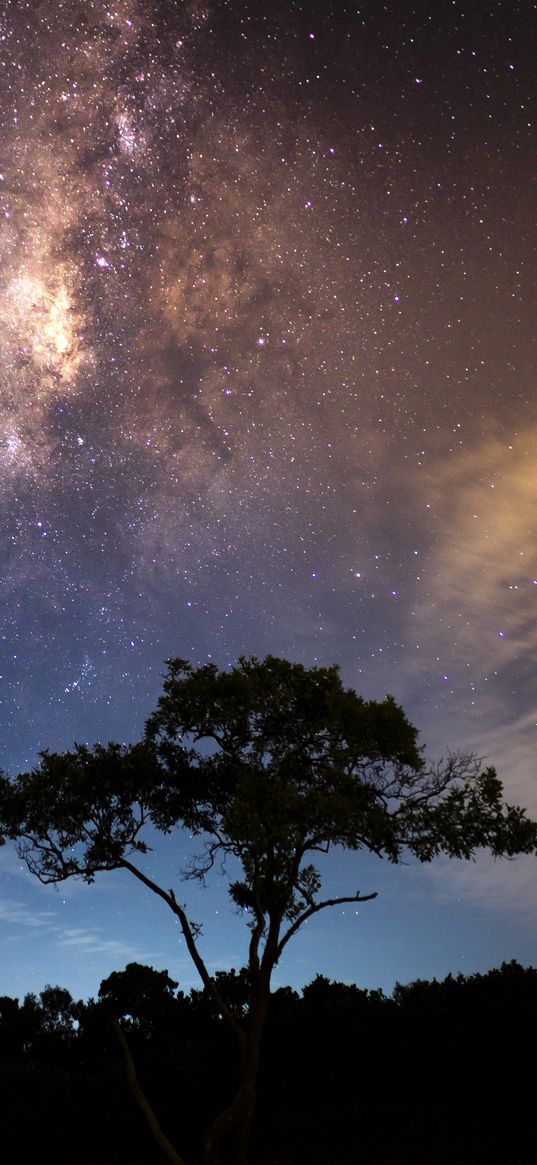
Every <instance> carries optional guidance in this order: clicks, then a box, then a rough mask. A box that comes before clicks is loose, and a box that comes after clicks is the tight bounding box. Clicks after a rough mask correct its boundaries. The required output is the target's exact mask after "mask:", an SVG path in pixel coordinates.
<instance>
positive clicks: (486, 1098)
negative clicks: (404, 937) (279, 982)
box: [0, 962, 537, 1165]
mask: <svg viewBox="0 0 537 1165" xmlns="http://www.w3.org/2000/svg"><path fill="white" fill-rule="evenodd" d="M217 981H218V984H219V987H220V989H221V991H222V993H223V994H224V996H225V999H226V1002H227V1004H228V1006H229V1008H230V1009H231V1010H232V1012H233V1014H234V1015H235V1016H236V1017H237V1018H238V1019H239V1020H242V1017H243V1015H244V1014H245V1013H246V1008H247V997H248V992H247V983H246V979H245V974H244V972H241V973H236V972H234V971H232V972H229V973H223V972H220V973H219V974H218V975H217ZM114 1018H116V1019H119V1022H120V1024H121V1028H122V1030H123V1031H124V1032H125V1034H126V1036H127V1040H128V1045H129V1047H130V1050H131V1052H132V1056H133V1058H134V1061H135V1064H136V1068H137V1073H138V1077H139V1080H140V1083H141V1084H142V1087H143V1089H144V1090H145V1092H146V1093H147V1095H148V1097H149V1098H150V1101H151V1103H152V1104H153V1106H154V1108H155V1110H156V1111H157V1113H158V1116H159V1119H160V1122H161V1124H162V1126H163V1128H164V1130H165V1131H166V1133H167V1134H168V1136H169V1137H170V1139H171V1140H172V1141H173V1142H174V1144H176V1145H177V1147H178V1148H179V1150H180V1151H181V1153H182V1154H184V1156H185V1157H186V1158H187V1159H191V1160H195V1156H196V1151H197V1148H198V1146H199V1140H200V1136H201V1134H202V1133H203V1131H204V1130H205V1129H206V1128H207V1126H208V1124H209V1123H210V1120H211V1117H212V1116H213V1114H214V1113H215V1112H217V1111H219V1110H220V1109H221V1108H222V1107H223V1105H224V1104H225V1102H226V1100H227V1099H228V1096H230V1095H232V1093H233V1088H234V1083H235V1070H236V1056H237V1052H236V1046H235V1041H234V1039H233V1036H232V1035H231V1036H230V1034H229V1030H228V1028H227V1026H226V1025H225V1024H224V1023H223V1022H222V1020H221V1019H220V1018H219V1017H218V1015H217V1013H216V1010H215V1007H214V1005H213V1003H212V1001H211V999H210V997H209V996H208V994H207V992H206V991H204V990H203V991H191V992H190V994H189V995H185V994H184V993H183V992H182V991H180V990H179V989H178V985H177V983H175V982H174V981H173V980H172V979H170V977H169V976H168V974H167V973H166V972H164V971H163V972H159V971H154V970H153V969H152V968H150V967H145V966H141V965H139V964H136V963H132V964H129V966H128V967H127V968H126V969H125V970H124V971H122V972H114V974H112V975H110V977H109V978H108V979H106V980H104V981H103V983H102V984H101V987H100V989H99V996H98V998H97V1000H89V1002H86V1003H81V1002H75V1001H74V1000H73V999H72V997H71V995H70V994H69V992H68V991H66V990H65V989H63V988H61V987H46V988H45V989H44V990H43V991H42V992H41V994H40V995H39V996H34V995H28V996H26V998H25V999H24V1001H23V1002H22V1003H19V1002H18V1001H17V1000H15V999H11V998H9V997H3V998H0V1097H1V1100H0V1109H1V1143H2V1150H3V1153H2V1159H3V1160H5V1161H6V1162H10V1161H15V1160H17V1161H18V1162H20V1163H21V1165H26V1163H27V1162H28V1165H29V1163H30V1162H33V1161H39V1162H52V1161H54V1162H57V1163H60V1162H61V1163H63V1162H65V1163H67V1162H69V1165H84V1163H89V1162H92V1163H93V1162H107V1163H108V1162H118V1163H119V1162H129V1163H130V1165H132V1163H133V1162H147V1163H149V1162H151V1163H153V1162H157V1161H160V1160H161V1158H159V1155H158V1152H157V1151H156V1149H155V1146H154V1143H153V1141H152V1138H151V1134H150V1132H149V1130H148V1128H147V1127H146V1124H145V1121H144V1118H143V1116H142V1114H141V1113H140V1111H139V1109H138V1108H137V1106H136V1104H135V1102H134V1099H133V1097H132V1095H131V1093H130V1091H129V1087H128V1084H127V1074H126V1066H125V1058H124V1053H123V1051H122V1048H121V1044H120V1041H119V1040H118V1038H117V1034H116V1032H115V1030H114V1024H113V1022H111V1021H113V1019H114ZM536 1037H537V970H536V969H534V968H523V967H521V966H520V965H519V964H518V963H516V962H511V963H504V964H503V965H502V967H501V968H500V969H499V970H494V971H490V972H488V973H487V974H485V975H472V976H468V977H464V976H458V977H457V978H453V977H451V976H450V977H448V978H447V979H445V980H444V981H443V982H436V981H433V982H426V981H421V980H418V981H416V982H414V983H411V984H409V985H408V986H400V985H398V986H396V988H395V990H394V992H393V995H392V996H390V997H387V996H385V995H384V994H383V993H382V992H381V991H366V990H362V989H360V988H358V987H356V986H349V985H347V984H344V983H337V982H331V981H329V980H328V979H326V978H324V977H323V976H317V977H316V978H315V979H314V980H313V982H312V983H310V984H309V986H307V987H305V988H304V989H303V991H302V992H301V994H298V993H297V992H295V991H293V990H291V988H282V989H280V990H278V991H276V992H275V993H274V994H273V996H272V999H271V1008H270V1015H269V1020H268V1024H267V1029H266V1032H265V1036H264V1041H263V1049H262V1052H263V1055H262V1067H261V1076H260V1081H259V1105H258V1113H257V1117H256V1124H255V1130H254V1139H253V1152H252V1154H251V1159H252V1160H259V1161H261V1160H265V1161H295V1162H302V1161H304V1162H305V1161H319V1162H333V1161H337V1160H347V1161H349V1160H352V1161H356V1162H361V1161H363V1162H367V1161H375V1162H379V1161H385V1160H395V1159H397V1160H398V1161H405V1160H407V1161H413V1162H414V1161H415V1162H423V1163H424V1162H429V1163H430V1162H433V1161H434V1162H439V1163H447V1162H455V1161H456V1162H487V1165H490V1163H491V1162H500V1161H501V1162H502V1163H507V1162H518V1161H520V1162H522V1161H523V1162H526V1161H528V1162H529V1161H535V1160H537V1130H536V1127H535V1076H534V1070H533V1069H532V1070H531V1071H530V1070H529V1069H528V1064H532V1063H533V1059H534V1055H535V1046H536V1042H537V1041H536Z"/></svg>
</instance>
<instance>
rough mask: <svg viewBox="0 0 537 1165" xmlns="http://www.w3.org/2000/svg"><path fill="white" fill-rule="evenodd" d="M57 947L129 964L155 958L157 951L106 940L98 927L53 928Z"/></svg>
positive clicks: (117, 940) (120, 941)
mask: <svg viewBox="0 0 537 1165" xmlns="http://www.w3.org/2000/svg"><path fill="white" fill-rule="evenodd" d="M54 930H55V931H56V933H57V939H56V941H57V942H58V945H59V946H61V947H69V948H74V949H75V950H78V951H80V952H83V953H84V954H87V955H104V956H106V957H109V958H111V959H118V960H125V961H131V962H133V961H134V962H137V961H143V960H145V959H148V958H156V957H157V956H158V955H159V952H158V951H155V950H153V949H148V948H147V947H146V948H142V947H139V946H136V944H134V943H128V942H124V941H122V940H121V939H117V938H115V939H114V938H106V937H104V936H103V933H102V931H101V930H100V929H99V928H98V927H91V928H87V929H85V928H83V927H67V928H60V927H55V928H54Z"/></svg>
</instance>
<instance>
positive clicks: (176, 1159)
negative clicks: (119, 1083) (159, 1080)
mask: <svg viewBox="0 0 537 1165" xmlns="http://www.w3.org/2000/svg"><path fill="white" fill-rule="evenodd" d="M110 1022H111V1024H112V1027H113V1029H114V1031H115V1033H116V1036H117V1039H118V1041H119V1044H120V1046H121V1050H122V1052H123V1055H124V1057H125V1066H126V1069H127V1080H128V1082H129V1088H130V1090H131V1092H132V1095H133V1096H134V1099H135V1101H136V1103H137V1105H138V1106H139V1107H140V1108H141V1110H142V1112H143V1114H144V1116H145V1119H146V1121H147V1123H148V1125H149V1128H150V1129H151V1132H152V1133H153V1136H154V1138H155V1140H156V1142H157V1144H158V1145H160V1147H161V1149H162V1151H163V1153H164V1154H165V1156H166V1157H167V1158H168V1161H171V1162H172V1165H185V1162H184V1160H183V1158H182V1157H180V1156H179V1153H178V1152H177V1151H176V1150H175V1149H174V1147H173V1145H172V1143H171V1141H169V1140H168V1138H167V1136H166V1134H165V1133H164V1132H163V1130H162V1129H161V1127H160V1123H159V1121H158V1118H157V1116H156V1114H155V1112H154V1111H153V1108H152V1106H151V1105H150V1103H149V1101H148V1099H147V1096H146V1095H145V1092H143V1091H142V1089H141V1087H140V1084H139V1081H138V1077H137V1075H136V1068H135V1066H134V1060H133V1058H132V1054H131V1050H130V1048H129V1045H128V1043H127V1040H126V1038H125V1034H124V1032H123V1031H122V1029H121V1026H120V1024H119V1021H118V1020H117V1019H116V1018H115V1016H114V1017H113V1018H111V1020H110Z"/></svg>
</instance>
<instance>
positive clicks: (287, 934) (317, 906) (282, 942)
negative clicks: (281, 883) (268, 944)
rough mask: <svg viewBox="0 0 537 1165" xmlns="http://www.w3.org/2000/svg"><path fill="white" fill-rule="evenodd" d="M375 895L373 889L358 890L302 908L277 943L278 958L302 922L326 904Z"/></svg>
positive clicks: (358, 899) (333, 904) (330, 904)
mask: <svg viewBox="0 0 537 1165" xmlns="http://www.w3.org/2000/svg"><path fill="white" fill-rule="evenodd" d="M377 896H378V892H377V891H376V890H375V891H374V892H373V893H372V894H360V893H359V892H358V893H357V894H352V895H351V896H350V897H345V898H325V900H324V901H323V902H315V903H314V905H313V906H310V907H308V909H307V910H304V911H303V913H302V914H300V915H299V916H298V918H296V919H295V921H294V922H293V924H292V925H291V926H290V927H289V929H288V930H286V932H285V934H284V935H282V938H281V939H280V942H279V943H278V959H279V958H280V955H281V953H282V951H283V948H284V946H286V944H287V943H288V942H289V939H291V938H292V937H293V935H295V934H296V933H297V931H298V930H300V927H301V926H302V923H303V922H306V921H307V919H308V918H311V917H312V916H313V915H314V914H318V913H319V911H320V910H325V909H326V907H327V906H341V905H342V904H343V903H345V902H371V901H372V899H373V898H376V897H377Z"/></svg>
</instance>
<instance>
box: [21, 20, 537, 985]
mask: <svg viewBox="0 0 537 1165" xmlns="http://www.w3.org/2000/svg"><path fill="white" fill-rule="evenodd" d="M536 15H537V6H536V5H535V4H534V3H530V2H529V0H527V2H523V0H435V3H434V4H431V3H429V2H428V0H408V2H407V0H404V2H402V0H385V2H384V3H383V2H382V0H362V2H352V3H351V2H350V0H349V2H347V0H322V2H321V0H319V2H317V0H271V3H270V4H260V3H258V2H257V3H254V2H252V0H207V3H204V2H203V0H184V2H183V0H181V2H180V0H109V2H105V0H84V2H82V0H16V2H15V0H5V2H4V4H3V5H2V7H1V12H0V117H1V123H2V132H1V134H0V343H1V351H2V361H1V369H0V377H1V381H0V555H1V559H0V560H1V571H0V586H1V603H0V653H1V655H0V722H1V729H2V734H1V740H2V755H1V757H0V763H1V764H2V766H3V768H4V769H5V770H6V771H8V772H12V773H15V772H17V771H20V770H21V769H25V768H28V767H31V766H32V764H33V763H34V761H35V758H36V754H37V752H38V751H39V749H42V748H51V749H63V748H68V747H71V746H72V744H73V742H74V740H77V741H81V742H89V743H92V742H94V741H96V740H100V741H107V740H109V739H115V740H120V741H125V742H128V741H132V740H135V739H137V738H139V736H140V735H141V732H142V730H143V723H144V720H145V717H146V716H147V715H148V714H149V713H150V712H151V711H152V710H153V708H154V707H155V704H156V701H157V698H158V694H159V690H160V686H161V681H162V676H163V673H164V660H165V659H166V658H168V657H170V656H174V655H181V656H184V657H187V658H189V659H191V660H192V661H193V662H194V663H195V664H201V663H204V662H206V661H207V660H213V661H214V662H216V663H217V664H218V665H219V666H222V667H226V666H230V665H232V664H233V662H234V661H235V660H236V659H237V657H238V656H239V655H240V654H247V655H250V654H256V655H258V656H260V657H262V656H263V655H265V654H266V653H267V652H271V653H273V654H276V655H283V656H285V657H287V658H289V659H292V660H296V661H299V662H302V663H304V664H306V665H311V664H314V663H319V664H330V663H338V664H339V665H340V667H341V670H342V675H343V679H344V681H345V683H346V684H349V685H350V686H352V687H354V688H356V690H358V691H359V692H361V693H362V694H363V695H364V696H366V697H382V696H384V694H385V693H386V692H391V693H393V695H394V696H395V697H396V699H397V700H398V701H399V702H400V703H401V704H402V705H403V707H404V708H405V710H406V712H407V714H408V715H409V716H410V718H411V719H412V720H413V722H414V723H415V724H416V725H417V726H418V727H419V729H420V732H421V739H422V740H423V742H425V743H426V744H427V746H428V749H429V752H430V755H431V756H433V757H439V756H441V755H445V753H446V750H447V749H448V748H450V747H451V748H458V747H463V748H470V749H473V750H475V751H476V752H477V753H478V754H479V755H480V756H483V757H486V758H487V761H488V762H489V763H493V764H495V765H496V766H497V768H498V770H499V772H500V775H501V776H502V779H503V780H504V782H505V785H506V789H507V793H508V796H509V797H510V799H511V800H518V801H520V802H521V803H523V804H524V805H526V806H528V807H529V809H530V810H531V811H532V812H533V813H537V779H536V772H535V768H536V762H535V755H536V753H535V744H536V729H537V717H536V711H535V681H536V678H537V664H536V614H537V611H536V607H537V520H536V517H535V515H536V502H537V408H536V405H537V395H536V388H535V338H534V337H535V329H534V314H535V307H536V299H537V297H536V287H535V271H536V269H537V264H536V256H535V242H536V232H535V223H536V209H537V199H536V188H535V187H536V183H535V177H536V151H535V128H534V124H533V122H534V116H535V98H536V89H537V85H536V70H535V54H534V45H535V34H536ZM154 841H155V849H154V851H153V854H152V856H151V859H150V862H151V869H152V873H153V874H154V875H155V876H162V877H163V879H164V884H165V885H166V886H168V885H170V884H171V882H172V881H173V882H174V884H175V885H176V886H177V885H179V892H180V893H182V894H183V896H184V900H185V901H188V902H189V903H191V904H192V907H191V914H192V916H193V917H194V918H196V919H198V920H199V921H203V922H204V938H203V953H204V954H205V957H206V959H207V961H208V963H209V965H210V966H211V967H212V968H228V967H231V966H239V965H240V963H241V961H242V958H243V952H244V942H245V930H244V922H243V920H241V919H239V918H237V917H236V916H235V915H233V914H232V913H231V912H230V909H229V907H228V906H227V904H226V896H225V885H224V883H223V882H222V879H220V878H218V877H216V878H215V880H214V882H213V883H212V884H211V885H210V887H209V888H208V889H207V890H206V891H205V892H202V891H199V892H198V891H196V892H193V891H192V888H191V887H190V886H187V887H184V888H182V887H181V883H180V882H179V872H180V869H181V865H182V862H183V859H184V853H185V850H186V849H187V848H188V846H187V844H186V842H185V843H184V845H183V841H182V839H179V841H178V843H177V844H175V845H173V846H172V845H171V843H170V842H169V841H164V842H163V841H161V840H160V841H159V839H158V838H155V839H154ZM323 872H324V873H325V877H326V886H327V888H328V889H329V890H330V891H331V892H333V893H343V894H344V893H348V892H349V888H350V891H351V892H354V890H355V889H356V886H357V885H358V886H359V888H360V889H361V890H362V892H364V893H365V892H369V891H371V890H378V891H379V898H378V899H377V900H376V901H375V902H374V903H370V904H367V905H365V904H364V906H362V907H361V908H360V912H359V914H358V915H356V913H355V912H354V910H353V911H351V912H349V911H348V910H347V911H346V912H345V911H341V910H340V911H338V912H333V913H332V914H331V915H328V913H327V914H326V915H325V916H321V917H320V918H318V919H315V920H312V921H311V922H310V924H308V926H307V927H306V928H305V930H304V932H303V934H302V935H301V936H300V937H299V938H298V939H296V940H295V942H294V944H291V946H290V948H289V950H288V953H287V954H286V957H285V960H284V961H283V963H282V965H281V967H280V968H278V972H277V976H276V981H277V982H278V983H292V984H294V985H301V984H304V983H306V982H308V981H309V980H311V978H312V977H313V976H314V974H315V973H316V972H317V971H321V972H323V973H324V974H327V975H329V976H330V977H332V978H338V979H346V980H350V981H355V982H358V983H360V984H361V985H363V986H371V987H376V986H382V987H384V988H385V989H386V990H390V989H391V987H392V986H393V983H394V981H395V980H396V979H398V980H400V981H408V980H409V979H412V978H416V977H418V976H421V977H432V976H433V975H437V976H443V975H445V974H447V973H448V972H449V971H453V972H458V971H462V972H464V973H471V972H473V971H477V970H485V969H487V968H489V967H491V966H493V965H499V963H500V962H501V961H502V959H511V958H517V959H519V960H520V961H521V962H525V963H531V962H533V963H534V964H535V963H537V929H536V923H537V891H536V888H535V887H536V876H535V875H536V870H535V863H534V861H532V859H521V860H517V861H515V862H512V863H505V864H504V863H492V862H491V861H490V860H489V859H487V858H486V857H482V858H481V857H480V858H479V860H478V861H477V862H476V863H475V864H465V863H457V862H448V861H443V860H441V861H440V862H437V863H435V864H434V865H432V866H430V867H424V868H422V867H419V866H417V865H415V864H413V863H410V864H409V865H405V866H404V867H402V868H398V869H393V868H391V867H387V866H386V865H384V864H382V863H380V862H379V861H378V860H377V859H373V858H371V859H367V858H364V857H356V855H348V854H343V855H335V856H334V857H333V858H331V859H330V860H329V861H328V862H327V864H326V867H325V869H324V871H323ZM0 923H1V928H2V959H1V960H0V993H4V994H11V995H18V996H21V995H23V994H24V993H25V992H26V991H31V990H33V991H39V990H41V989H42V987H43V986H44V985H45V983H46V982H51V983H60V984H62V985H64V986H66V987H69V988H70V989H71V990H72V991H73V993H74V994H75V995H77V996H83V997H87V996H88V995H90V994H95V993H96V991H97V988H98V985H99V982H100V980H101V979H102V978H103V977H104V976H105V975H107V974H109V973H110V971H111V970H113V969H120V968H121V967H122V966H124V965H125V963H126V962H128V961H131V960H133V959H136V960H139V961H143V962H148V963H151V964H152V965H153V966H155V967H167V968H168V969H169V971H170V973H171V974H172V975H173V977H174V978H177V979H180V981H181V984H182V985H183V986H185V987H188V986H189V985H193V984H195V983H196V978H195V972H194V971H193V969H192V968H191V966H190V964H189V961H188V958H187V956H186V952H185V950H184V947H183V946H182V944H181V942H180V940H179V936H178V933H177V929H176V928H175V924H174V921H173V919H171V918H169V917H167V915H166V910H165V907H164V906H162V905H160V904H158V903H155V902H154V901H151V900H150V897H149V896H145V895H144V892H143V890H141V888H140V887H138V886H137V885H135V884H133V885H130V884H129V879H128V877H127V876H126V875H125V877H124V876H123V875H120V874H119V873H118V874H113V875H109V876H103V877H101V878H99V879H97V882H96V884H95V886H93V887H85V886H81V885H66V886H64V887H62V888H61V889H60V891H59V892H57V891H56V892H55V891H53V890H52V889H50V888H49V889H45V888H43V887H40V886H39V885H38V884H37V883H35V882H34V881H32V880H31V879H30V878H29V876H28V874H27V872H26V867H24V866H22V864H21V863H20V861H19V860H18V859H17V857H16V854H15V852H14V850H13V849H11V848H10V847H6V848H5V849H4V850H3V851H1V852H0Z"/></svg>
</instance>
